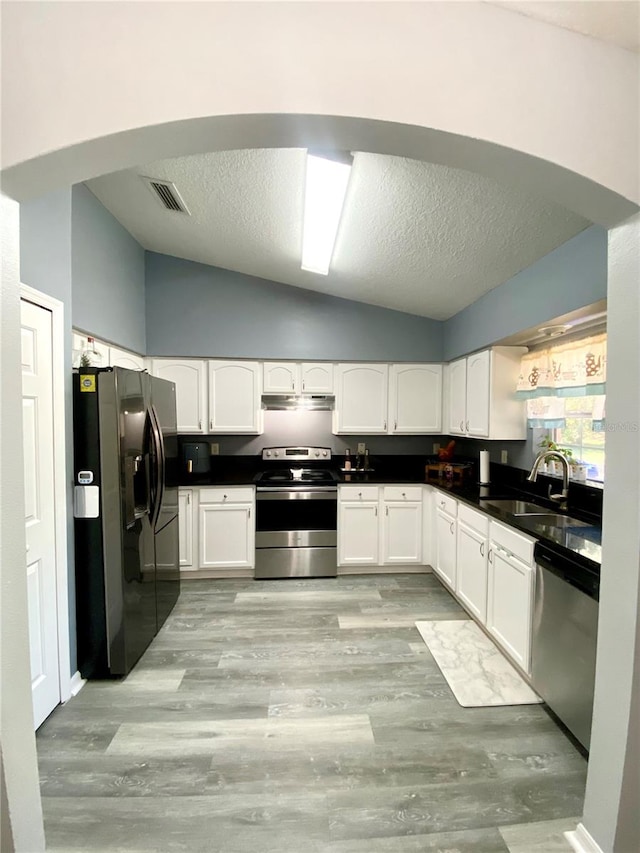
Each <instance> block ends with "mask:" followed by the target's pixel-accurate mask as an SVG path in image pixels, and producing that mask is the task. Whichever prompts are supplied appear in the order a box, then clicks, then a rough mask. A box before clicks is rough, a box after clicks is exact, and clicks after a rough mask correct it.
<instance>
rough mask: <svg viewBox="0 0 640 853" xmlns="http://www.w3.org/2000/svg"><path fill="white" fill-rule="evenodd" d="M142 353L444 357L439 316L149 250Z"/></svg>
mask: <svg viewBox="0 0 640 853" xmlns="http://www.w3.org/2000/svg"><path fill="white" fill-rule="evenodd" d="M146 293H147V320H146V322H147V354H148V355H158V356H162V355H164V356H185V357H189V356H195V357H203V358H206V357H209V358H212V357H222V358H266V359H328V360H336V361H350V360H363V361H377V360H380V361H441V360H442V323H440V322H438V321H436V320H428V319H425V318H424V317H416V316H414V315H412V314H405V313H402V312H401V311H388V310H386V309H384V308H377V307H375V306H372V305H364V304H362V303H360V302H353V301H351V300H348V299H339V298H336V297H333V296H326V295H324V294H321V293H314V292H313V291H310V290H303V289H301V288H298V287H290V286H289V285H286V284H279V283H276V282H272V281H267V280H265V279H260V278H254V277H252V276H247V275H243V274H242V273H236V272H230V271H229V270H224V269H220V268H218V267H212V266H207V265H205V264H198V263H194V262H192V261H184V260H180V259H179V258H174V257H170V256H168V255H159V254H156V253H153V252H147V257H146Z"/></svg>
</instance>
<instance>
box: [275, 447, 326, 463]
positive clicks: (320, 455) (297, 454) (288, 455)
mask: <svg viewBox="0 0 640 853" xmlns="http://www.w3.org/2000/svg"><path fill="white" fill-rule="evenodd" d="M262 458H263V459H283V460H290V461H292V462H308V461H309V460H311V459H324V460H327V459H331V448H330V447H300V446H298V447H264V448H263V449H262Z"/></svg>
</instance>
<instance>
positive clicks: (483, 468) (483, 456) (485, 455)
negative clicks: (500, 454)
mask: <svg viewBox="0 0 640 853" xmlns="http://www.w3.org/2000/svg"><path fill="white" fill-rule="evenodd" d="M480 482H481V483H488V482H489V451H488V450H481V451H480Z"/></svg>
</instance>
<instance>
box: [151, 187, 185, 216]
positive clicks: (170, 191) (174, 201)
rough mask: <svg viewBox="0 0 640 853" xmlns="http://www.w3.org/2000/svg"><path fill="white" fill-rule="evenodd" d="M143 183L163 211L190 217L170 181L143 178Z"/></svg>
mask: <svg viewBox="0 0 640 853" xmlns="http://www.w3.org/2000/svg"><path fill="white" fill-rule="evenodd" d="M143 181H144V182H145V183H146V185H147V186H148V187H149V189H150V190H151V192H152V193H153V195H154V196H155V198H156V199H157V200H158V201H159V202H160V204H161V205H162V206H163V207H164V208H165V210H172V211H174V212H175V213H186V214H187V216H190V213H189V210H188V208H187V205H186V204H185V203H184V201H183V199H182V197H181V195H180V193H179V192H178V190H177V189H176V186H175V184H172V183H171V181H159V180H157V179H156V178H143Z"/></svg>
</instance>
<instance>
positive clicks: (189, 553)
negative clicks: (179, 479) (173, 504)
mask: <svg viewBox="0 0 640 853" xmlns="http://www.w3.org/2000/svg"><path fill="white" fill-rule="evenodd" d="M178 540H179V543H180V547H179V554H180V571H181V572H192V571H194V569H197V568H198V567H197V565H194V562H193V553H194V547H193V545H194V543H193V489H179V490H178Z"/></svg>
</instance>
